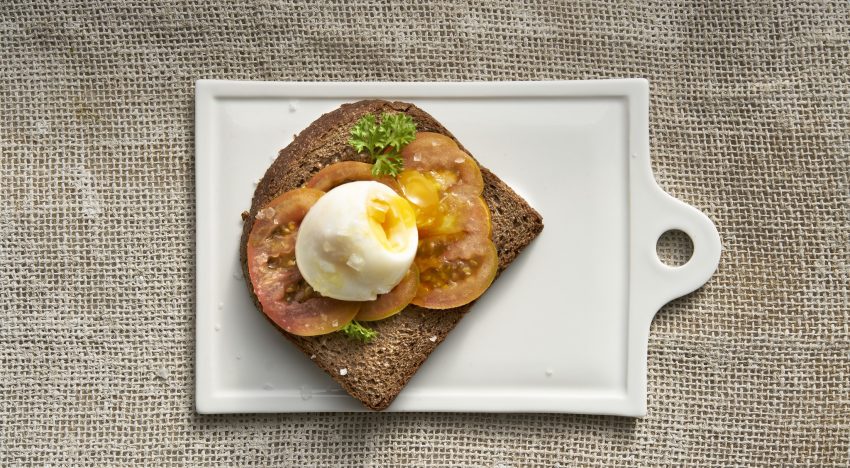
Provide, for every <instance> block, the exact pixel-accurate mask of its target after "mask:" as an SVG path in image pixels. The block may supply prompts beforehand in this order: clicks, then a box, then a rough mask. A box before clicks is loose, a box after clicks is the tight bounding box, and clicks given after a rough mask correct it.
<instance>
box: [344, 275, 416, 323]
mask: <svg viewBox="0 0 850 468" xmlns="http://www.w3.org/2000/svg"><path fill="white" fill-rule="evenodd" d="M418 290H419V269H418V268H416V264H413V265H411V266H410V270H408V271H407V274H406V275H405V276H404V278H403V279H402V280H401V282H400V283H399V284H398V285H396V287H395V288H393V289H392V291H390V292H388V293H386V294H381V295H380V296H378V298H377V299H375V300H374V301H368V302H364V303H363V305H362V306H361V307H360V312H358V313H357V316H356V317H354V320H361V321H364V322H368V321H374V320H381V319H385V318H387V317H391V316H393V315H395V314H397V313H399V312H401V311H402V310H403V309H404V308H405V307H407V306H408V304H410V301H412V300H413V297H414V296H416V292H417V291H418Z"/></svg>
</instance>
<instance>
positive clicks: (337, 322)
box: [331, 320, 339, 327]
mask: <svg viewBox="0 0 850 468" xmlns="http://www.w3.org/2000/svg"><path fill="white" fill-rule="evenodd" d="M331 326H332V327H338V326H339V320H334V321H333V322H331Z"/></svg>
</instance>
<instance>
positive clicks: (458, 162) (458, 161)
mask: <svg viewBox="0 0 850 468" xmlns="http://www.w3.org/2000/svg"><path fill="white" fill-rule="evenodd" d="M464 161H465V159H463V158H457V159H455V163H457V164H463V162H464Z"/></svg>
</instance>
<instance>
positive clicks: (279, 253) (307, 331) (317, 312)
mask: <svg viewBox="0 0 850 468" xmlns="http://www.w3.org/2000/svg"><path fill="white" fill-rule="evenodd" d="M322 195H324V192H322V191H319V190H315V189H312V188H299V189H295V190H290V191H289V192H286V193H284V194H283V195H280V196H278V197H277V198H275V199H274V200H272V201H271V202H270V203H269V204H268V205H266V206H265V207H263V208H262V209H260V210H259V211H258V212H257V216H256V217H255V220H254V226H253V227H252V229H251V233H250V234H249V236H248V249H247V254H248V273H249V276H250V278H251V284H252V285H253V286H254V293H255V294H256V295H257V299H258V300H259V301H260V305H261V306H262V310H263V313H264V314H266V316H268V317H269V318H270V319H271V320H272V321H273V322H274V323H275V324H277V325H278V326H279V327H280V328H282V329H284V330H286V331H287V332H289V333H292V334H294V335H301V336H313V335H323V334H325V333H330V332H333V331H336V330H339V329H340V328H342V327H344V326H345V325H346V324H347V323H348V322H350V321H351V320H352V319H353V318H354V316H355V315H357V311H358V310H359V309H360V303H359V302H348V301H340V300H336V299H331V298H327V297H321V296H319V295H318V293H316V292H315V291H313V290H312V288H311V287H310V285H308V284H307V282H306V281H304V278H302V277H301V273H300V272H299V271H298V267H297V266H296V265H295V239H296V236H297V235H298V226H299V225H300V224H301V221H302V220H303V219H304V215H306V214H307V210H309V209H310V207H311V206H313V204H314V203H316V201H317V200H318V199H319V198H320V197H321V196H322Z"/></svg>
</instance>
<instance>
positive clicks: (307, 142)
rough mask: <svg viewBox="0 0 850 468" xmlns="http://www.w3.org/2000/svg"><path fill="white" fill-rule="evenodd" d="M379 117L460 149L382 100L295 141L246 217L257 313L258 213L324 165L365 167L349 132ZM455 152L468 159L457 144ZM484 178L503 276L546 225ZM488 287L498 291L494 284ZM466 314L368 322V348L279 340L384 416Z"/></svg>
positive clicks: (418, 115)
mask: <svg viewBox="0 0 850 468" xmlns="http://www.w3.org/2000/svg"><path fill="white" fill-rule="evenodd" d="M383 112H390V113H395V112H402V113H405V114H407V115H409V116H410V117H412V118H413V120H414V121H415V122H416V128H417V130H418V131H427V132H437V133H442V134H443V135H446V136H448V137H451V138H452V139H454V140H455V141H457V139H456V138H455V137H454V135H452V134H451V132H449V131H448V130H446V128H444V127H443V126H442V125H441V124H440V123H439V122H437V121H436V120H435V119H434V118H433V117H431V116H430V115H429V114H427V113H426V112H424V111H423V110H421V109H419V108H418V107H416V106H414V105H413V104H409V103H405V102H389V101H383V100H365V101H359V102H355V103H352V104H345V105H343V106H341V107H340V108H339V109H337V110H334V111H332V112H329V113H327V114H324V115H322V116H321V117H320V118H319V119H318V120H316V121H315V122H313V123H312V124H311V125H310V126H309V127H307V128H306V129H305V130H304V131H302V132H301V133H300V134H299V135H297V136H296V137H295V139H294V141H293V142H292V143H290V144H289V146H287V147H286V148H284V149H282V150H281V151H280V153H279V155H278V157H277V159H276V160H275V161H274V163H272V165H271V166H270V167H269V168H268V170H267V171H266V173H265V175H264V176H263V178H262V180H260V182H259V183H258V184H257V189H256V191H255V192H254V198H253V201H252V202H251V209H250V211H248V212H246V213H243V220H244V224H243V230H242V241H241V246H240V258H241V262H242V269H243V273H244V277H245V281H246V282H247V283H248V290H249V291H250V292H251V296H252V298H253V300H254V303H255V305H256V306H257V308H258V310H259V309H260V304H259V301H258V300H257V297H256V295H254V289H253V285H252V284H251V280H250V276H249V275H248V266H247V265H248V264H247V259H246V246H247V239H248V234H249V233H250V232H251V228H252V226H253V224H254V217H255V216H256V214H257V211H259V210H260V209H261V208H262V207H263V206H264V205H266V204H267V203H268V202H269V201H271V200H272V199H273V198H275V197H277V196H278V195H280V194H281V193H283V192H285V191H288V190H291V189H294V188H297V187H301V186H302V185H304V183H305V182H306V181H307V180H309V179H310V177H312V176H313V174H315V173H316V172H318V171H319V170H320V169H321V168H323V167H325V166H327V165H329V164H332V163H335V162H339V161H347V160H357V161H364V162H368V161H367V160H366V158H365V157H364V156H362V155H359V154H357V152H356V151H355V150H354V149H353V148H352V147H351V146H350V145H349V144H348V138H349V131H350V129H351V127H352V126H353V125H354V123H355V122H356V121H357V120H358V119H360V117H362V116H363V115H365V114H367V113H373V114H376V115H380V114H381V113H383ZM458 145H459V146H460V147H461V148H462V149H464V151H466V149H465V148H463V146H462V145H461V144H460V142H458ZM467 153H469V151H467ZM473 157H474V155H473ZM479 165H480V164H479ZM481 172H482V175H483V177H484V184H485V188H484V199H485V201H486V202H487V205H488V206H489V208H490V213H491V215H492V226H493V227H492V232H493V243H494V244H495V245H496V249H497V251H498V256H499V272H501V271H503V270H504V269H505V268H507V266H508V265H509V264H510V263H511V262H512V261H513V260H514V259H515V258H516V256H517V255H518V254H519V253H520V252H521V251H522V250H523V249H524V248H525V247H526V246H527V245H528V244H529V243H530V242H531V241H532V240H533V239H534V238H535V237H537V235H538V234H539V233H540V231H541V230H542V229H543V220H542V218H541V216H540V214H538V213H537V211H535V210H534V209H533V208H531V207H530V206H529V205H528V203H526V201H525V200H523V199H522V198H521V197H520V196H519V195H517V194H516V193H514V191H513V190H511V188H510V187H508V186H507V185H506V184H505V183H504V182H502V180H501V179H499V178H498V177H496V175H495V174H493V173H492V172H490V171H489V170H487V169H486V168H484V167H483V166H481ZM491 287H498V285H497V284H496V283H494V286H491ZM485 294H486V292H485ZM473 303H474V302H473ZM471 306H472V304H467V305H465V306H463V307H458V308H455V309H448V310H429V309H423V308H421V307H416V306H412V305H411V306H408V307H407V308H406V309H405V310H404V311H402V312H401V313H399V314H397V315H394V316H392V317H390V318H387V319H384V320H381V321H378V322H370V323H369V326H370V327H372V328H374V329H376V330H377V331H378V337H377V338H376V339H375V340H374V341H372V342H371V343H368V344H364V343H361V342H357V341H353V340H351V339H349V338H347V337H345V336H343V335H342V334H341V333H332V334H329V335H322V336H316V337H301V336H295V335H292V334H289V333H286V332H282V333H283V335H284V336H285V337H286V338H287V339H288V340H289V341H291V342H292V343H293V344H294V345H295V346H297V347H298V348H299V349H300V350H301V351H303V352H304V354H305V355H306V356H310V357H311V358H312V359H313V362H315V363H316V364H317V365H318V366H319V367H320V368H322V369H323V370H324V371H325V372H327V373H328V374H329V375H330V376H331V377H333V379H334V380H336V381H337V382H339V384H340V385H341V386H342V387H343V388H344V389H345V390H346V391H347V392H348V393H349V394H351V395H352V396H353V397H355V398H357V399H358V400H360V401H361V402H363V404H364V405H366V406H367V407H369V408H371V409H373V410H382V409H385V408H386V407H388V406H389V405H390V403H392V401H393V400H394V399H395V397H396V396H397V395H398V394H399V392H400V391H401V389H402V388H403V387H404V386H405V385H406V384H407V382H408V380H410V378H411V377H412V376H413V374H414V373H416V371H417V370H418V369H419V366H421V365H422V363H423V362H425V360H426V359H427V358H428V356H429V355H430V354H431V352H433V351H434V349H435V348H436V347H437V346H438V345H439V344H440V343H441V342H442V341H443V340H444V339H445V338H446V336H447V335H448V334H449V332H450V331H451V330H452V329H453V328H454V327H455V325H456V324H457V323H458V321H459V320H460V319H461V318H462V317H463V316H464V315H465V314H466V313H467V312H468V311H469V309H470V307H471ZM263 316H265V314H264V315H263ZM435 337H436V338H435ZM312 356H315V357H312ZM341 369H346V372H343V374H345V375H341V373H340V370H341Z"/></svg>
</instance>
